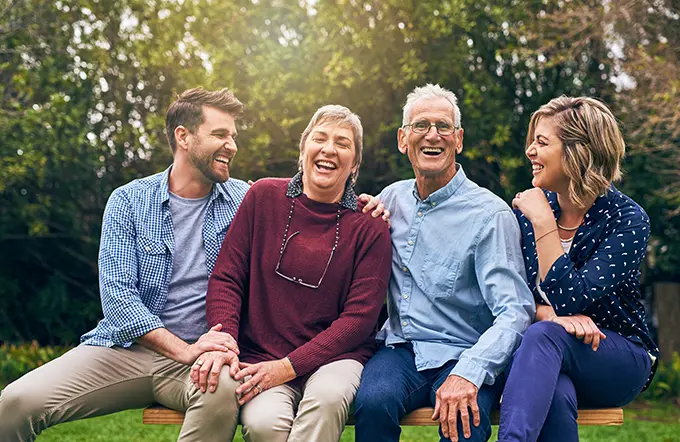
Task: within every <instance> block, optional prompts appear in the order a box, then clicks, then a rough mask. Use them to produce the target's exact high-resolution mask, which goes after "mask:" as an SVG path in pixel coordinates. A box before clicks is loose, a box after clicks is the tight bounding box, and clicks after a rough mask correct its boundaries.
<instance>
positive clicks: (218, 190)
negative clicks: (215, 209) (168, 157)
mask: <svg viewBox="0 0 680 442" xmlns="http://www.w3.org/2000/svg"><path fill="white" fill-rule="evenodd" d="M171 170H172V165H170V167H168V168H167V169H165V171H164V172H163V175H162V176H161V182H160V193H159V194H158V196H159V198H160V200H161V204H165V203H167V202H168V201H170V186H169V185H168V180H169V178H170V171H171ZM225 183H226V182H225ZM225 183H215V184H213V186H212V190H211V191H210V201H209V202H210V203H212V202H213V201H214V200H215V198H217V197H218V196H220V195H221V196H222V198H224V201H231V196H229V193H228V192H227V190H226V185H225Z"/></svg>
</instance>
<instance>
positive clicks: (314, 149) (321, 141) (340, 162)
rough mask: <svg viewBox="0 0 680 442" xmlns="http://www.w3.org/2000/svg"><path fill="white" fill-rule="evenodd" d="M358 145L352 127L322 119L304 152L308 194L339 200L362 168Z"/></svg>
mask: <svg viewBox="0 0 680 442" xmlns="http://www.w3.org/2000/svg"><path fill="white" fill-rule="evenodd" d="M355 155H356V146H355V145H354V133H353V132H352V129H351V128H350V127H349V126H346V125H340V124H337V123H333V122H323V121H322V122H321V123H319V124H317V125H316V126H314V128H312V130H311V132H310V133H309V136H307V139H306V141H305V144H304V148H303V149H302V154H301V160H302V161H301V165H302V171H303V175H302V181H303V186H304V191H305V193H306V194H307V196H308V197H309V198H311V199H313V200H315V201H320V202H328V203H330V202H336V201H338V200H339V199H340V198H341V197H342V195H343V193H344V191H345V183H346V182H347V180H348V179H349V177H350V175H351V174H352V172H353V171H354V170H355V169H356V168H357V167H358V166H356V165H355V164H354V160H355Z"/></svg>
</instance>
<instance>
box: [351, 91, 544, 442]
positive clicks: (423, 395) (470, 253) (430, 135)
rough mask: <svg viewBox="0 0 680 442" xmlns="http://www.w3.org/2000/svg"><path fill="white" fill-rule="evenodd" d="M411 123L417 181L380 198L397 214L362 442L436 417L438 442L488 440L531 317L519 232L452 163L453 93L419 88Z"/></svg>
mask: <svg viewBox="0 0 680 442" xmlns="http://www.w3.org/2000/svg"><path fill="white" fill-rule="evenodd" d="M403 124H404V125H403V126H402V127H401V128H400V129H399V132H398V142H399V150H400V151H401V153H403V154H405V155H408V158H409V161H410V162H411V165H412V166H413V171H414V173H415V180H413V179H411V180H405V181H400V182H397V183H394V184H392V185H390V186H388V187H387V188H386V189H385V190H383V191H382V192H381V194H380V195H379V196H378V198H379V199H380V200H382V201H383V203H384V204H385V207H387V208H388V209H389V210H390V211H391V213H392V217H391V223H392V228H391V239H392V250H393V254H392V276H391V279H390V286H389V290H388V303H387V306H388V314H389V318H388V321H387V322H386V324H385V326H384V327H383V329H382V330H381V332H380V333H379V334H378V340H379V341H383V343H384V345H383V346H381V347H380V348H379V349H378V352H377V353H376V355H375V356H374V357H373V358H372V359H370V360H369V361H368V363H367V364H366V367H365V368H364V371H363V376H362V380H361V386H360V387H359V391H358V393H357V400H356V412H355V416H356V439H357V441H358V442H369V441H370V442H378V441H398V440H399V435H400V432H401V429H400V427H399V421H400V420H401V418H402V417H404V415H406V414H407V413H409V412H411V411H413V410H414V409H416V408H419V407H424V406H434V408H435V410H434V415H433V416H432V418H433V419H438V420H439V421H440V422H441V426H440V435H441V437H442V440H454V441H456V440H458V439H459V438H460V439H461V440H462V439H463V438H465V440H473V441H486V440H488V438H489V436H490V435H491V425H490V421H489V416H490V413H491V409H492V407H493V406H494V405H495V404H497V403H498V398H499V396H500V393H501V390H502V385H501V384H502V382H499V379H498V377H499V375H500V374H501V371H502V370H503V368H504V367H505V365H506V364H507V363H508V362H509V359H510V356H511V355H512V353H513V352H514V350H515V349H516V348H517V346H518V345H519V342H520V339H521V337H522V333H523V332H524V330H525V329H526V328H527V327H528V326H529V324H530V323H531V321H532V318H533V316H534V314H535V305H534V302H533V297H532V295H531V292H530V291H529V289H528V286H527V284H526V281H525V270H524V265H523V262H522V250H521V247H520V232H519V227H518V225H517V221H516V219H515V216H514V214H513V213H512V211H511V210H510V208H509V207H508V206H507V204H505V203H504V202H503V201H502V200H501V199H500V198H498V197H497V196H495V195H494V194H492V193H491V192H489V191H488V190H486V189H483V188H481V187H479V186H477V185H476V184H475V183H473V182H472V181H470V180H469V179H467V177H466V176H465V173H464V172H463V169H462V167H460V165H458V164H456V155H457V154H460V152H461V151H462V150H463V129H462V128H461V124H460V111H459V109H458V106H457V99H456V96H455V95H454V94H453V93H452V92H451V91H448V90H446V89H443V88H441V87H440V86H438V85H430V84H428V85H426V86H424V87H419V88H416V89H415V90H414V91H413V92H412V93H411V94H409V96H408V98H407V101H406V105H405V106H404V117H403Z"/></svg>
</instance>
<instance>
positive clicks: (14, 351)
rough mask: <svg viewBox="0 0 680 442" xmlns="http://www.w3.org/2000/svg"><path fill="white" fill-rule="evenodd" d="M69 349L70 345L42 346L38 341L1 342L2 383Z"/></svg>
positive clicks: (0, 371)
mask: <svg viewBox="0 0 680 442" xmlns="http://www.w3.org/2000/svg"><path fill="white" fill-rule="evenodd" d="M68 350H69V348H68V347H42V346H40V345H38V343H37V342H36V341H33V342H31V343H30V344H28V343H27V344H22V345H8V344H1V345H0V384H8V383H10V382H12V381H14V380H16V379H18V378H20V377H21V376H23V375H24V374H26V373H28V372H29V371H31V370H33V369H35V368H38V367H40V366H41V365H43V364H45V363H47V362H49V361H51V360H52V359H54V358H58V357H59V356H61V355H62V354H64V353H66V352H67V351H68Z"/></svg>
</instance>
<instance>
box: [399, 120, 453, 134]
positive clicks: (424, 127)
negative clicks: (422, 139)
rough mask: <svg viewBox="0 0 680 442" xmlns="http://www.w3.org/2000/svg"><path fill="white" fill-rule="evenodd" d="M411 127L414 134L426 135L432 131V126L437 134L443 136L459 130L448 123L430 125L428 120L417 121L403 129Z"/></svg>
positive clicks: (405, 125)
mask: <svg viewBox="0 0 680 442" xmlns="http://www.w3.org/2000/svg"><path fill="white" fill-rule="evenodd" d="M409 126H411V130H413V132H414V133H417V134H426V133H428V132H429V131H430V129H431V128H432V126H434V127H435V129H436V130H437V133H438V134H439V135H442V136H447V135H451V134H453V133H454V132H455V131H456V129H459V128H458V127H456V126H451V125H450V124H448V123H442V122H437V123H430V122H429V121H427V120H421V121H416V122H415V123H411V124H404V125H403V126H402V127H404V128H406V127H409Z"/></svg>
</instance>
